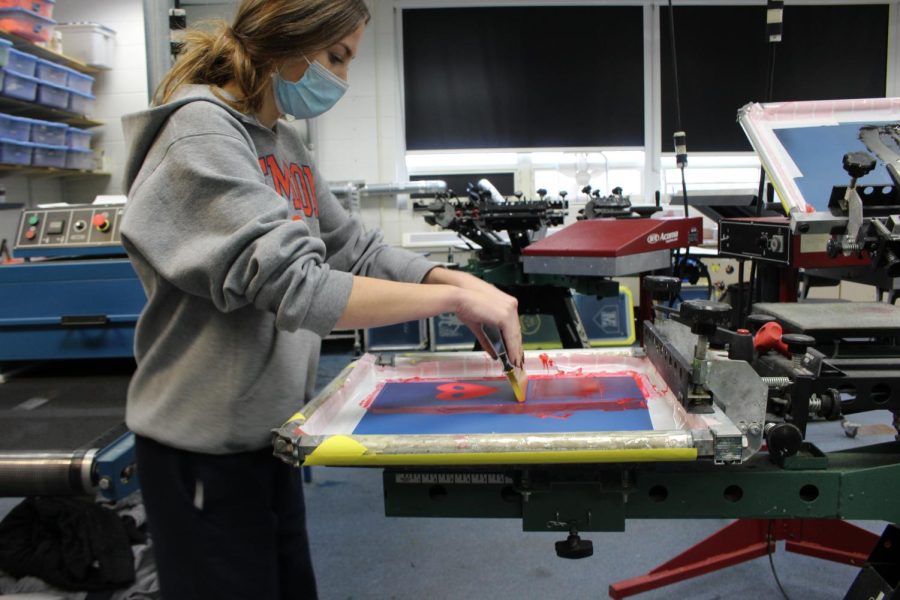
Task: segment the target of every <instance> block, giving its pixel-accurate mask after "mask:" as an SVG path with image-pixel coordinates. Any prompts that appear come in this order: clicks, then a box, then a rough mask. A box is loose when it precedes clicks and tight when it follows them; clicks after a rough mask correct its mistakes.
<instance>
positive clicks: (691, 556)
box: [609, 519, 878, 598]
mask: <svg viewBox="0 0 900 600" xmlns="http://www.w3.org/2000/svg"><path fill="white" fill-rule="evenodd" d="M779 540H786V543H785V550H787V551H788V552H796V553H798V554H806V555H807V556H814V557H816V558H824V559H826V560H832V561H835V562H840V563H845V564H848V565H855V566H862V565H863V563H865V562H866V560H868V558H869V554H870V553H871V552H872V549H873V548H875V544H877V543H878V536H877V535H875V534H874V533H871V532H869V531H866V530H865V529H862V528H860V527H857V526H856V525H851V524H850V523H847V522H846V521H840V520H835V519H739V520H737V521H735V522H734V523H732V524H731V525H728V526H726V527H725V528H723V529H720V530H719V531H717V532H716V533H714V534H713V535H711V536H709V537H708V538H706V539H705V540H703V541H701V542H700V543H698V544H695V545H694V546H692V547H690V548H688V549H687V550H685V551H684V552H682V553H681V554H679V555H678V556H676V557H675V558H673V559H672V560H670V561H668V562H666V563H664V564H661V565H660V566H658V567H656V568H655V569H653V570H652V571H650V572H649V573H647V574H646V575H641V576H640V577H634V578H632V579H626V580H625V581H619V582H617V583H613V584H612V585H610V586H609V597H610V598H627V597H628V596H634V595H635V594H640V593H642V592H646V591H648V590H654V589H656V588H661V587H664V586H667V585H669V584H671V583H676V582H678V581H684V580H685V579H690V578H692V577H696V576H698V575H703V574H705V573H710V572H712V571H717V570H719V569H723V568H725V567H729V566H731V565H736V564H738V563H742V562H746V561H748V560H752V559H754V558H758V557H760V556H765V555H766V554H768V553H769V552H770V551H771V552H774V551H775V543H776V542H777V541H779Z"/></svg>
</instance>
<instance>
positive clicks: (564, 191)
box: [559, 190, 569, 200]
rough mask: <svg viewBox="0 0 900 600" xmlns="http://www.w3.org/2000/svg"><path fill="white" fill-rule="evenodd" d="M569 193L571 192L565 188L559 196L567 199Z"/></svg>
mask: <svg viewBox="0 0 900 600" xmlns="http://www.w3.org/2000/svg"><path fill="white" fill-rule="evenodd" d="M568 195H569V192H567V191H566V190H563V191H561V192H560V193H559V197H560V198H562V199H563V200H565V199H566V196H568Z"/></svg>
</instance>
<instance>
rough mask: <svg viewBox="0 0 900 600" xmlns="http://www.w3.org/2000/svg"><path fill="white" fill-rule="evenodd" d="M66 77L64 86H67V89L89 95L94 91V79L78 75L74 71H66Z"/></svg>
mask: <svg viewBox="0 0 900 600" xmlns="http://www.w3.org/2000/svg"><path fill="white" fill-rule="evenodd" d="M66 75H68V79H67V80H66V85H67V86H69V89H71V90H74V91H76V92H81V93H82V94H90V93H92V92H93V91H94V78H93V77H91V76H90V75H85V74H84V73H79V72H78V71H76V70H74V69H68V70H67V72H66Z"/></svg>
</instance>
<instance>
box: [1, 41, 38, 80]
mask: <svg viewBox="0 0 900 600" xmlns="http://www.w3.org/2000/svg"><path fill="white" fill-rule="evenodd" d="M37 61H38V59H37V57H36V56H32V55H31V54H28V53H27V52H22V51H20V50H16V49H15V48H10V49H9V60H7V61H6V70H7V71H8V72H10V73H15V74H16V75H27V76H28V77H34V71H35V69H36V68H37Z"/></svg>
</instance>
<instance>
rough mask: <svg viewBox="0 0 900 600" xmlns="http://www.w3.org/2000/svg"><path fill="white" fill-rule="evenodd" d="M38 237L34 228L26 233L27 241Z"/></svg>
mask: <svg viewBox="0 0 900 600" xmlns="http://www.w3.org/2000/svg"><path fill="white" fill-rule="evenodd" d="M35 236H37V232H36V231H35V230H34V227H32V228H31V229H29V230H28V231H26V232H25V239H26V240H33V239H34V238H35Z"/></svg>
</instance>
